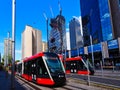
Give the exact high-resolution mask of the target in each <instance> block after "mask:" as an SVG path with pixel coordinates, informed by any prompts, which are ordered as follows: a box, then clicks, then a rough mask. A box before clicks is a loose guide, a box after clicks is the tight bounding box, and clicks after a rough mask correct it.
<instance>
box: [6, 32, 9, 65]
mask: <svg viewBox="0 0 120 90" xmlns="http://www.w3.org/2000/svg"><path fill="white" fill-rule="evenodd" d="M9 38H10V33H9V32H8V40H7V63H6V65H8V57H9V42H10V41H9Z"/></svg>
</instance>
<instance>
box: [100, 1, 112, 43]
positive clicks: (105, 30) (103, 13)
mask: <svg viewBox="0 0 120 90" xmlns="http://www.w3.org/2000/svg"><path fill="white" fill-rule="evenodd" d="M98 1H99V2H98V3H99V11H100V20H101V27H102V37H103V41H107V40H111V39H113V35H112V24H111V17H110V9H109V1H108V0H98Z"/></svg>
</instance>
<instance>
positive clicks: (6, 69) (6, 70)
mask: <svg viewBox="0 0 120 90" xmlns="http://www.w3.org/2000/svg"><path fill="white" fill-rule="evenodd" d="M5 72H6V78H8V66H6V67H5Z"/></svg>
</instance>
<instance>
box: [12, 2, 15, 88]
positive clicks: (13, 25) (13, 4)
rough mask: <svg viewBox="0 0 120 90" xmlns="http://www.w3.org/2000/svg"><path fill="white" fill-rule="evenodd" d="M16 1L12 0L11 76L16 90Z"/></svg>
mask: <svg viewBox="0 0 120 90" xmlns="http://www.w3.org/2000/svg"><path fill="white" fill-rule="evenodd" d="M15 4H16V2H15V0H12V74H11V89H12V90H14V89H15V80H14V79H15V76H14V71H15Z"/></svg>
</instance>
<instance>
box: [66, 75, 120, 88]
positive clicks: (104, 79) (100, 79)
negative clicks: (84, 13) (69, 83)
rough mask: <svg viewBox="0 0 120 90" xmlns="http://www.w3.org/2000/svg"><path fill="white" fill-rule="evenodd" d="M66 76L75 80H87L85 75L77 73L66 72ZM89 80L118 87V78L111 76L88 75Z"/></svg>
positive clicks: (119, 84)
mask: <svg viewBox="0 0 120 90" xmlns="http://www.w3.org/2000/svg"><path fill="white" fill-rule="evenodd" d="M66 77H67V78H73V79H76V80H84V81H87V80H88V76H87V75H77V74H68V75H66ZM90 82H94V83H99V84H103V85H107V86H112V87H117V88H120V78H119V79H118V78H111V77H102V76H96V75H93V76H90Z"/></svg>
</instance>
